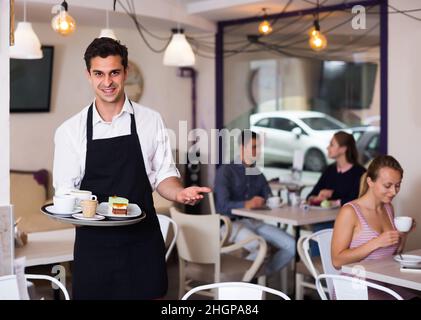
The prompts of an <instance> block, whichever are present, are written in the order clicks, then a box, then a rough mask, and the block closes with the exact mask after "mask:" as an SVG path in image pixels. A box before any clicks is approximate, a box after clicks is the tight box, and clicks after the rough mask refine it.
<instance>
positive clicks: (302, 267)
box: [295, 235, 327, 300]
mask: <svg viewBox="0 0 421 320" xmlns="http://www.w3.org/2000/svg"><path fill="white" fill-rule="evenodd" d="M312 236H313V235H302V236H301V237H300V238H299V239H298V242H297V253H298V255H299V257H300V261H299V262H297V265H296V273H295V300H303V299H304V290H305V289H312V290H317V288H316V278H317V276H318V275H319V274H320V273H321V272H320V270H323V266H322V260H321V258H320V257H310V254H309V252H310V243H309V240H307V239H309V238H311V237H312ZM324 290H325V291H327V288H324Z"/></svg>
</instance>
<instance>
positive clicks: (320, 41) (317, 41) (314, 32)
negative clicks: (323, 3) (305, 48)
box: [308, 0, 327, 51]
mask: <svg viewBox="0 0 421 320" xmlns="http://www.w3.org/2000/svg"><path fill="white" fill-rule="evenodd" d="M309 35H310V39H309V41H308V43H309V45H310V48H311V49H313V50H314V51H322V50H324V49H325V48H326V47H327V39H326V36H325V35H324V34H323V33H322V32H321V31H320V24H319V0H317V13H316V16H315V18H314V23H313V27H312V28H311V29H310V31H309Z"/></svg>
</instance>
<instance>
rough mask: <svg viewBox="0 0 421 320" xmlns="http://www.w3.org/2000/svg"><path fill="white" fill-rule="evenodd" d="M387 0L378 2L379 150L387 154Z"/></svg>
mask: <svg viewBox="0 0 421 320" xmlns="http://www.w3.org/2000/svg"><path fill="white" fill-rule="evenodd" d="M387 11H388V0H384V1H382V3H381V4H380V76H381V78H380V152H381V153H383V154H387V149H388V148H387V143H388V141H387V130H388V128H387V119H388V114H387V106H388V96H387V95H388V90H387V88H388V83H387V82H388V72H389V70H388V50H389V21H388V14H387Z"/></svg>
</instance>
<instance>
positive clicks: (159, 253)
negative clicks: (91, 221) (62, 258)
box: [72, 103, 168, 300]
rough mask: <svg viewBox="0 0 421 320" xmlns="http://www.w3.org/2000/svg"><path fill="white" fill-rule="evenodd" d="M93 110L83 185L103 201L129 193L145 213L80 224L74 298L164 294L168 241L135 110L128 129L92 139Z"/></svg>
mask: <svg viewBox="0 0 421 320" xmlns="http://www.w3.org/2000/svg"><path fill="white" fill-rule="evenodd" d="M130 104H131V103H130ZM92 111H93V105H91V106H90V107H89V110H88V119H87V123H86V128H87V130H86V135H87V150H86V167H85V175H84V177H83V180H82V183H81V186H80V189H81V190H90V191H92V193H93V194H95V195H96V196H97V197H98V201H99V202H107V201H108V197H109V196H113V195H117V196H120V197H124V198H127V199H129V202H131V203H136V204H137V205H138V206H139V207H140V208H141V209H142V211H143V212H145V213H146V218H145V219H143V220H142V221H140V222H139V223H136V224H133V225H129V226H119V227H87V226H83V227H77V228H76V240H75V247H74V263H73V266H74V267H73V288H72V289H73V298H74V299H78V300H81V299H155V298H160V297H162V296H164V295H165V294H166V291H167V286H168V280H167V269H166V263H165V244H164V240H163V238H162V234H161V231H160V227H159V222H158V218H157V216H156V212H155V209H154V206H153V198H152V188H151V185H150V183H149V179H148V175H147V173H146V169H145V163H144V159H143V155H142V148H141V145H140V142H139V137H138V135H137V131H136V122H135V118H134V114H132V115H131V133H130V135H126V136H120V137H115V138H110V139H97V140H93V139H92Z"/></svg>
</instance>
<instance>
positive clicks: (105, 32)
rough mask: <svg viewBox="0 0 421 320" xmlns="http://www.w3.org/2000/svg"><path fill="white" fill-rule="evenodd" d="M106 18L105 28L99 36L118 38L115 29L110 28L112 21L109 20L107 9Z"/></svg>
mask: <svg viewBox="0 0 421 320" xmlns="http://www.w3.org/2000/svg"><path fill="white" fill-rule="evenodd" d="M105 17H106V20H105V26H106V27H105V28H104V29H101V32H100V34H99V38H111V39H114V40H117V36H116V35H115V33H114V30H113V29H110V23H109V22H110V21H109V16H108V10H106V16H105Z"/></svg>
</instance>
